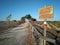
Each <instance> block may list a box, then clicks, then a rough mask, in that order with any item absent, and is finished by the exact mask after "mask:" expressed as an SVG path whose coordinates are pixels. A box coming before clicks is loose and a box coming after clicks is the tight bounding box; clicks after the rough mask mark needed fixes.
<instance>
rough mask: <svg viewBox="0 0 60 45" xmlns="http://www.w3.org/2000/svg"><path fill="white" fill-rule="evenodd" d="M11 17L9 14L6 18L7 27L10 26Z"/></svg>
mask: <svg viewBox="0 0 60 45" xmlns="http://www.w3.org/2000/svg"><path fill="white" fill-rule="evenodd" d="M11 16H12V15H11V14H9V15H8V16H7V17H6V20H7V23H8V25H10V20H11Z"/></svg>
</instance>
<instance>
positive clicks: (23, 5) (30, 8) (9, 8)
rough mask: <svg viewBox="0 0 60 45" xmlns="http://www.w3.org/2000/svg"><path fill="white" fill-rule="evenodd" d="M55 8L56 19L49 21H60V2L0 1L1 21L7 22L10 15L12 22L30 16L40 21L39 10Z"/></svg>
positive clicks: (38, 0) (41, 0)
mask: <svg viewBox="0 0 60 45" xmlns="http://www.w3.org/2000/svg"><path fill="white" fill-rule="evenodd" d="M45 5H46V6H53V8H54V17H53V18H51V19H49V20H52V21H53V20H57V21H60V0H0V21H5V20H6V17H7V16H8V15H10V14H12V16H11V20H20V19H21V17H23V16H25V15H26V14H30V15H31V16H32V17H33V18H36V19H37V20H38V21H40V20H41V19H39V17H38V10H39V9H40V8H43V7H44V6H45Z"/></svg>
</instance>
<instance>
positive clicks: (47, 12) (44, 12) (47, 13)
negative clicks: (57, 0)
mask: <svg viewBox="0 0 60 45" xmlns="http://www.w3.org/2000/svg"><path fill="white" fill-rule="evenodd" d="M52 17H53V7H52V6H50V7H46V8H41V9H40V10H39V19H47V18H52Z"/></svg>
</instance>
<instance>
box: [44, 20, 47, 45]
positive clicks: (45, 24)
mask: <svg viewBox="0 0 60 45" xmlns="http://www.w3.org/2000/svg"><path fill="white" fill-rule="evenodd" d="M46 20H47V19H45V20H44V45H46V28H47V27H46V26H47V23H46Z"/></svg>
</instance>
